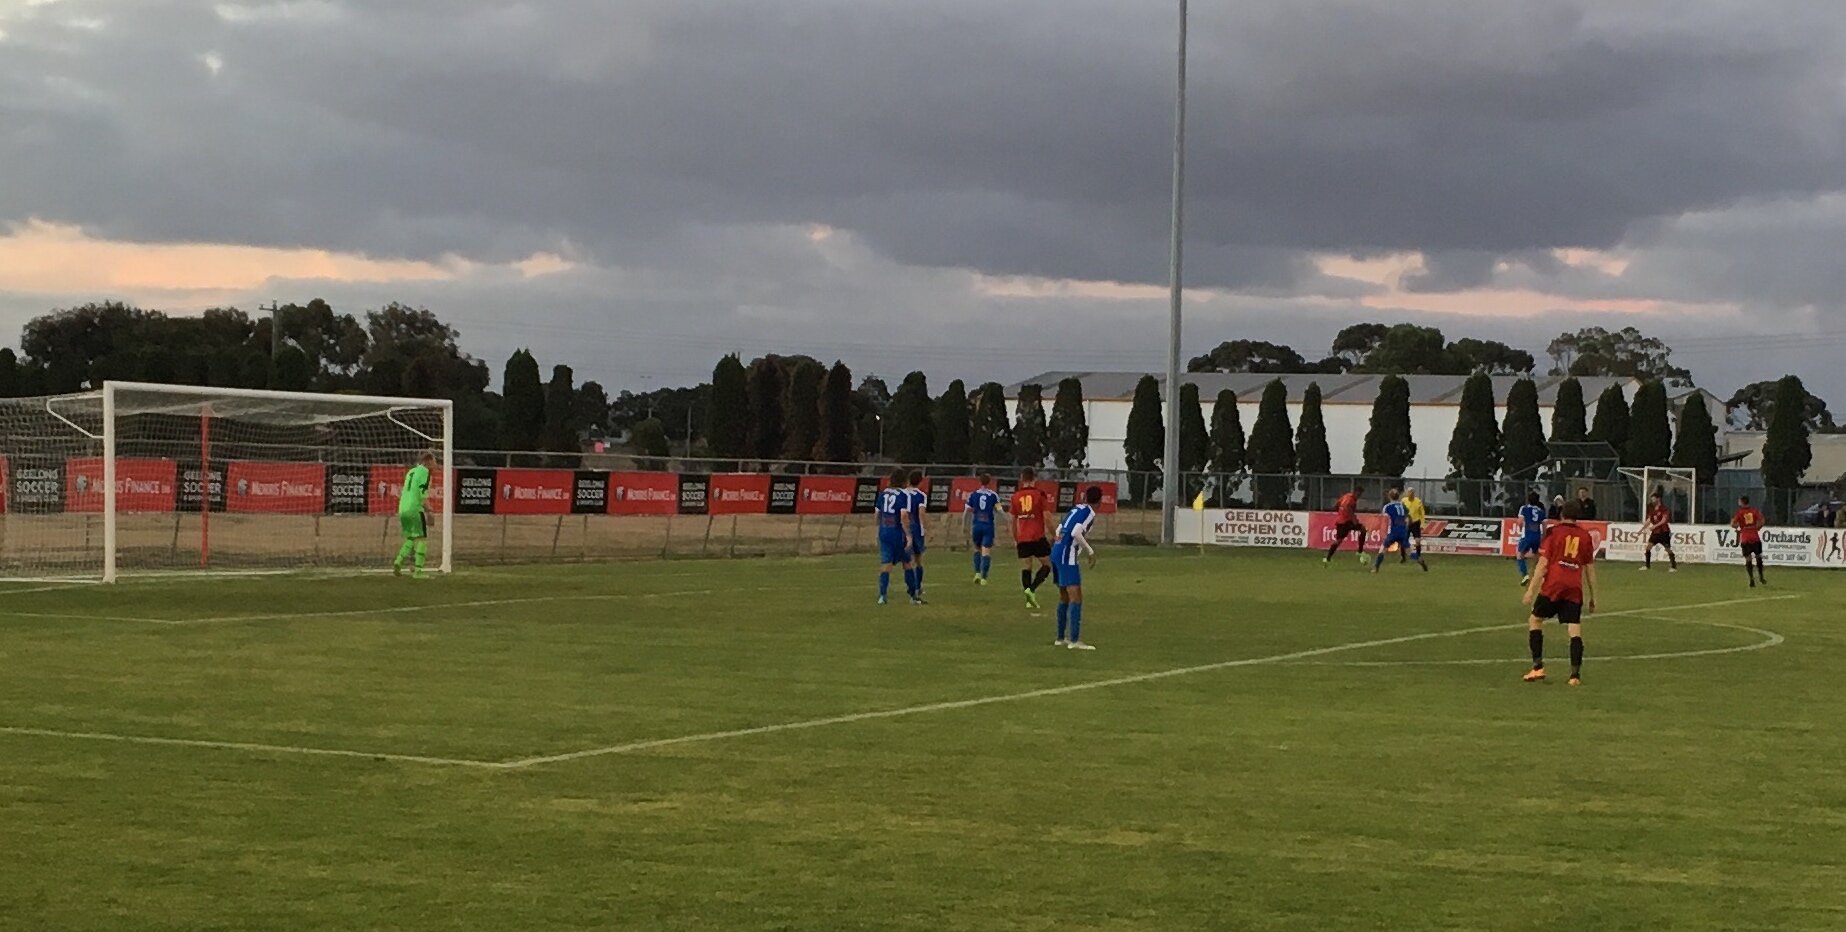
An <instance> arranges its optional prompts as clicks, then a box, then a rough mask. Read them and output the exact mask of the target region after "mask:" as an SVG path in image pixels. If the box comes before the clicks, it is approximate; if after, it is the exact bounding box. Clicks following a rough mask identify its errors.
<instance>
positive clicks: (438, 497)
mask: <svg viewBox="0 0 1846 932" xmlns="http://www.w3.org/2000/svg"><path fill="white" fill-rule="evenodd" d="M409 474H410V467H408V466H373V467H371V480H370V481H369V482H367V483H366V491H367V492H368V493H369V494H370V496H371V497H370V500H369V502H368V506H369V507H370V508H371V511H372V513H373V514H375V515H394V514H397V501H398V499H399V498H402V497H403V495H404V477H405V476H407V475H409ZM490 500H491V494H490ZM423 510H424V512H426V513H428V514H440V513H441V512H442V469H441V468H440V467H438V468H436V469H434V470H431V472H430V476H429V495H427V496H425V497H424V499H423Z"/></svg>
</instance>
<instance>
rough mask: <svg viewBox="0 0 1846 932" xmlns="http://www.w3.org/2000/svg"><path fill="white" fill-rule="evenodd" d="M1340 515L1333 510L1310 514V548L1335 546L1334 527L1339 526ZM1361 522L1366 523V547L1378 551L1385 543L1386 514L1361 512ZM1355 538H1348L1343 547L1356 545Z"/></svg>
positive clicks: (1322, 548)
mask: <svg viewBox="0 0 1846 932" xmlns="http://www.w3.org/2000/svg"><path fill="white" fill-rule="evenodd" d="M1339 523H1340V516H1339V515H1338V514H1336V513H1334V512H1331V511H1316V512H1313V513H1312V514H1310V515H1309V516H1308V549H1310V550H1325V549H1326V548H1328V547H1331V546H1333V540H1334V532H1333V529H1334V528H1335V527H1338V526H1339ZM1359 523H1360V524H1363V525H1365V549H1367V550H1371V551H1376V550H1377V549H1378V546H1379V545H1380V544H1382V543H1384V528H1385V519H1384V515H1368V514H1361V515H1360V516H1359ZM1355 546H1356V545H1355V544H1354V543H1353V538H1351V537H1348V538H1346V543H1345V544H1344V545H1343V547H1355Z"/></svg>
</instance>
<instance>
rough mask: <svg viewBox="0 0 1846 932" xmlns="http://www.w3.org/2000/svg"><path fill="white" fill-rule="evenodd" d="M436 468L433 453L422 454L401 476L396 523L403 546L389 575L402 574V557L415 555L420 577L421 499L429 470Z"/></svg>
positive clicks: (425, 527)
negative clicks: (401, 483) (402, 533)
mask: <svg viewBox="0 0 1846 932" xmlns="http://www.w3.org/2000/svg"><path fill="white" fill-rule="evenodd" d="M435 465H436V454H434V453H430V452H428V451H425V452H424V453H423V455H422V456H420V457H418V458H417V465H415V466H412V467H410V471H409V472H407V473H405V474H404V491H403V492H402V493H401V494H399V495H398V497H397V523H398V525H399V526H400V527H402V528H403V529H404V546H402V547H399V548H397V559H396V560H393V561H391V573H392V575H394V576H402V575H404V558H405V557H408V556H410V555H411V554H412V553H415V554H416V560H417V562H416V572H415V573H414V574H413V575H414V576H415V577H416V578H417V579H422V578H423V563H424V561H425V560H427V559H428V558H429V519H428V518H427V517H425V516H424V514H423V500H424V499H426V498H428V497H429V471H430V469H431V468H433V467H434V466H435Z"/></svg>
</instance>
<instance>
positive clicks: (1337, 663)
mask: <svg viewBox="0 0 1846 932" xmlns="http://www.w3.org/2000/svg"><path fill="white" fill-rule="evenodd" d="M1611 614H1613V613H1611ZM1633 617H1635V618H1642V619H1646V620H1648V621H1664V622H1668V623H1671V624H1688V625H1705V626H1707V627H1711V628H1730V629H1732V630H1734V631H1747V632H1749V633H1751V634H1754V635H1757V636H1758V637H1761V638H1762V640H1760V641H1756V642H1754V643H1751V644H1744V645H1741V646H1738V647H1711V648H1706V649H1704V650H1678V651H1669V652H1665V653H1657V654H1614V655H1610V656H1604V655H1602V654H1598V653H1594V652H1592V653H1591V654H1590V659H1591V660H1594V661H1596V662H1597V663H1607V662H1610V661H1615V660H1677V659H1679V658H1682V657H1710V656H1712V655H1714V654H1742V653H1746V652H1749V651H1753V650H1763V649H1765V648H1769V647H1775V646H1777V645H1779V644H1781V643H1783V642H1784V641H1786V640H1788V639H1787V638H1785V637H1783V636H1782V635H1780V634H1777V633H1776V632H1774V631H1765V630H1764V629H1762V628H1752V627H1750V626H1748V625H1729V624H1725V623H1723V622H1720V621H1700V620H1698V619H1695V618H1662V617H1659V616H1657V615H1634V616H1633ZM1507 627H1513V626H1511V625H1508V626H1507ZM1530 661H1531V658H1530V657H1500V658H1493V659H1487V660H1481V659H1474V660H1304V661H1301V662H1299V663H1291V664H1287V666H1291V667H1463V666H1480V665H1484V664H1515V663H1529V662H1530Z"/></svg>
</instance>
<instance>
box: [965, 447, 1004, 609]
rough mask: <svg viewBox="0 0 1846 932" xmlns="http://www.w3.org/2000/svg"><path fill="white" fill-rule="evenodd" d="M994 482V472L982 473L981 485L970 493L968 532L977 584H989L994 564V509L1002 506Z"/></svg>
mask: <svg viewBox="0 0 1846 932" xmlns="http://www.w3.org/2000/svg"><path fill="white" fill-rule="evenodd" d="M993 484H994V474H993V473H990V472H984V473H981V487H980V488H978V489H975V490H974V491H973V492H970V493H968V503H967V515H968V534H969V538H970V540H969V543H970V544H972V546H971V548H970V549H972V550H973V551H974V583H975V585H977V586H985V585H987V573H988V571H989V570H992V569H993V565H994V511H995V509H997V508H999V507H1000V493H998V492H995V491H994V490H993Z"/></svg>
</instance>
